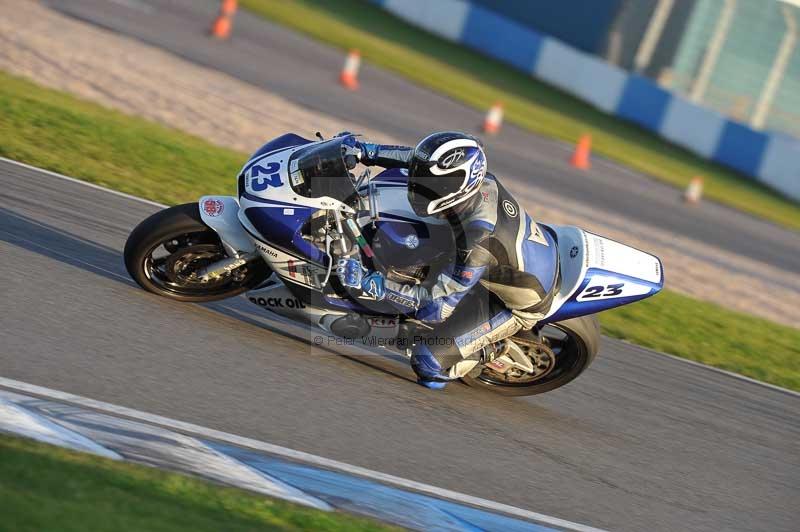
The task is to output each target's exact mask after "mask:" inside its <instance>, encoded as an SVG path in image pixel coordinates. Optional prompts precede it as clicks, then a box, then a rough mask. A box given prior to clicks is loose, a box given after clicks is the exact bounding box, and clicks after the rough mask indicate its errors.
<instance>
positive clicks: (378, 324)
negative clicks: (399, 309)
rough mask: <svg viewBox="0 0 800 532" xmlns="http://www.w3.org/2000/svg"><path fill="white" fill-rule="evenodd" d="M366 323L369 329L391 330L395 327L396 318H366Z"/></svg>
mask: <svg viewBox="0 0 800 532" xmlns="http://www.w3.org/2000/svg"><path fill="white" fill-rule="evenodd" d="M367 323H369V325H370V327H374V328H376V329H392V328H394V327H397V319H396V318H367Z"/></svg>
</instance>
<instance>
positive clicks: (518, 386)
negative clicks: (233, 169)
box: [124, 133, 664, 395]
mask: <svg viewBox="0 0 800 532" xmlns="http://www.w3.org/2000/svg"><path fill="white" fill-rule="evenodd" d="M317 137H318V138H317V140H309V139H305V138H303V137H300V136H298V135H296V134H292V133H289V134H286V135H283V136H281V137H278V138H276V139H273V140H271V141H270V142H268V143H266V144H265V145H264V146H262V147H261V148H260V149H259V150H258V151H256V152H255V153H254V154H253V155H252V157H250V159H249V160H248V161H247V163H246V164H245V165H244V167H243V168H242V170H241V171H240V172H239V175H238V195H237V197H231V196H203V197H202V198H200V200H199V202H197V203H187V204H184V205H177V206H174V207H170V208H167V209H164V210H162V211H160V212H157V213H155V214H153V215H152V216H150V217H149V218H147V219H145V220H144V221H143V222H141V223H140V224H139V225H138V226H137V227H136V228H135V229H134V230H133V231H132V232H131V234H130V236H129V237H128V240H127V242H126V245H125V252H124V258H125V266H126V268H127V270H128V272H129V273H130V275H131V277H133V279H134V280H135V281H136V282H137V283H138V284H139V285H140V286H141V287H142V288H144V289H145V290H148V291H150V292H153V293H155V294H158V295H161V296H165V297H168V298H170V299H173V300H177V301H187V302H204V301H213V300H219V299H224V298H229V297H233V296H236V295H239V294H242V293H245V292H246V296H247V298H248V299H249V301H250V302H252V303H254V304H255V305H258V306H259V307H262V308H263V309H265V310H266V311H269V312H272V313H274V314H278V315H280V316H283V317H285V318H289V319H291V320H294V321H302V322H305V323H306V324H310V325H311V326H313V327H315V328H317V329H319V330H320V331H321V332H324V333H325V334H328V335H331V336H332V337H336V338H341V339H345V340H348V339H349V340H351V341H357V340H358V341H363V342H364V343H365V344H366V345H377V346H380V347H382V348H387V349H393V350H395V351H398V352H400V353H401V354H403V355H405V356H407V357H410V353H411V347H412V346H413V345H414V342H415V341H417V340H418V339H419V338H420V336H419V332H420V331H421V330H423V329H424V328H425V325H424V324H422V323H420V322H418V321H416V320H414V319H413V317H410V316H403V315H398V311H397V310H396V309H395V308H394V307H393V306H392V305H391V303H390V302H388V301H378V300H375V299H374V298H370V297H369V296H367V295H364V294H353V293H351V291H349V289H347V288H345V287H344V286H342V284H341V283H340V282H339V279H338V277H337V275H336V264H337V263H338V261H339V260H340V259H342V258H358V259H360V260H361V261H362V264H365V265H367V266H369V267H370V269H372V270H377V271H380V272H382V273H383V274H384V275H385V276H386V278H387V279H390V280H394V281H398V282H402V283H415V284H422V285H423V286H424V285H425V283H431V282H433V281H434V280H435V278H436V272H438V271H441V269H442V267H443V266H444V265H446V264H447V262H448V261H450V260H452V257H453V256H454V249H455V248H454V235H453V234H452V229H451V227H450V225H449V224H448V223H447V222H446V221H444V220H438V219H436V218H420V217H418V216H416V215H415V214H414V211H413V209H412V208H411V206H410V205H409V203H408V199H407V189H406V180H407V172H406V171H405V170H400V169H388V170H384V171H382V172H380V173H379V174H377V175H375V176H371V175H370V171H369V169H367V170H365V171H364V172H363V173H361V174H360V175H359V176H358V177H356V176H355V174H354V173H352V172H353V170H355V169H356V166H357V165H358V160H357V157H356V156H354V155H352V154H350V153H348V147H347V144H346V143H345V137H334V138H331V139H327V140H325V139H323V138H322V135H320V134H319V133H317ZM538 230H539V231H547V232H549V233H550V235H551V236H552V237H553V240H554V241H555V242H556V245H557V248H558V253H556V254H555V255H554V256H555V259H554V260H557V261H558V265H557V267H556V268H555V271H557V272H559V273H558V275H559V278H558V279H557V283H556V286H555V288H554V290H555V294H554V297H553V300H552V305H551V307H550V310H549V312H548V314H547V315H546V316H545V317H544V319H542V320H541V321H540V322H539V323H537V325H536V326H535V327H534V328H533V329H531V330H525V331H520V332H519V333H517V334H515V335H514V336H512V337H511V338H506V339H502V340H500V341H498V342H495V343H494V344H491V345H489V346H487V347H484V348H483V350H482V353H481V356H480V363H479V364H478V365H476V366H475V368H474V369H472V371H471V372H470V373H469V374H468V375H466V376H465V377H463V378H462V381H463V382H465V383H466V384H468V385H470V386H476V387H482V388H486V389H490V390H492V391H494V392H497V393H501V394H505V395H534V394H539V393H543V392H547V391H550V390H553V389H556V388H558V387H560V386H563V385H564V384H566V383H568V382H570V381H571V380H573V379H574V378H575V377H577V376H578V375H580V374H581V373H582V372H583V371H584V370H585V369H586V368H587V367H588V366H589V364H590V363H591V362H592V360H593V359H594V357H595V356H596V354H597V351H598V348H599V344H600V333H599V326H598V323H597V319H596V317H595V314H597V313H598V312H600V311H603V310H607V309H610V308H613V307H618V306H621V305H626V304H628V303H632V302H635V301H639V300H641V299H644V298H646V297H649V296H652V295H654V294H656V293H657V292H659V291H660V290H661V288H662V287H663V283H664V277H663V269H662V265H661V261H660V260H659V259H658V258H657V257H655V256H653V255H650V254H648V253H645V252H642V251H639V250H637V249H634V248H631V247H628V246H626V245H624V244H621V243H619V242H616V241H613V240H610V239H608V238H604V237H602V236H599V235H595V234H592V233H590V232H588V231H584V230H582V229H579V228H577V227H572V226H557V225H547V224H542V223H540V224H538ZM541 267H542V268H544V269H545V270H547V271H551V272H552V271H553V270H554V268H553V267H554V265H553V264H550V265H541Z"/></svg>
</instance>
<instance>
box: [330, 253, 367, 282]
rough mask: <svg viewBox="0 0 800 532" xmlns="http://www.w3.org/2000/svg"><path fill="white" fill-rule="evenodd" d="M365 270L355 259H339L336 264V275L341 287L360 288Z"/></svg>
mask: <svg viewBox="0 0 800 532" xmlns="http://www.w3.org/2000/svg"><path fill="white" fill-rule="evenodd" d="M366 271H367V270H366V269H365V268H364V267H363V266H362V265H361V263H360V262H359V261H358V260H356V259H339V262H338V263H336V275H338V276H339V281H341V283H342V285H344V286H348V287H350V288H361V280H362V279H363V278H364V273H365V272H366Z"/></svg>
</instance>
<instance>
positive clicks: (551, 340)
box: [461, 316, 600, 395]
mask: <svg viewBox="0 0 800 532" xmlns="http://www.w3.org/2000/svg"><path fill="white" fill-rule="evenodd" d="M541 336H542V337H543V339H544V345H543V346H541V347H535V344H538V342H533V341H532V340H534V336H533V335H532V333H530V332H524V333H518V334H517V335H515V336H514V337H513V338H512V340H514V341H515V342H516V343H517V344H519V345H521V346H522V347H524V348H525V349H526V351H527V353H528V355H529V356H530V358H531V361H532V363H533V367H534V372H533V373H519V374H516V373H514V372H506V373H500V372H498V371H495V370H493V369H492V368H491V367H490V366H480V367H479V368H476V369H475V370H474V371H473V372H472V373H470V374H469V375H467V376H465V377H463V378H462V379H461V380H462V381H464V383H466V384H467V385H469V386H474V387H477V388H485V389H488V390H491V391H493V392H495V393H499V394H501V395H537V394H540V393H545V392H549V391H551V390H555V389H556V388H560V387H561V386H564V385H565V384H567V383H568V382H570V381H571V380H572V379H574V378H575V377H577V376H578V375H580V374H581V373H583V371H584V370H585V369H586V368H587V367H589V364H591V363H592V361H593V360H594V357H595V356H596V355H597V351H598V350H599V348H600V325H599V323H598V321H597V318H596V317H595V316H581V317H580V318H573V319H571V320H564V321H560V322H556V323H549V324H547V325H545V326H544V327H542V330H541ZM537 340H538V339H537ZM526 344H527V345H526ZM540 345H541V344H540Z"/></svg>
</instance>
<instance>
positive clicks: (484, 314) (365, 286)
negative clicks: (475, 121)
mask: <svg viewBox="0 0 800 532" xmlns="http://www.w3.org/2000/svg"><path fill="white" fill-rule="evenodd" d="M350 139H351V140H350V141H349V142H348V144H351V145H353V147H354V148H356V149H360V151H361V158H360V160H361V162H362V163H363V164H365V165H368V166H370V165H378V166H382V167H384V168H406V169H408V201H409V203H410V204H411V207H412V208H413V209H414V212H415V213H416V214H417V215H418V216H420V217H431V216H433V217H437V218H440V219H444V220H446V221H447V222H448V223H449V224H450V226H451V228H452V231H453V234H454V236H455V242H456V249H455V253H454V257H453V258H452V260H451V261H450V262H449V264H448V265H447V266H446V267H445V268H443V269H442V270H441V271H439V272H438V275H437V277H436V281H435V283H433V284H432V286H431V285H428V284H426V285H412V284H401V283H396V282H393V281H390V280H387V279H386V278H385V277H384V276H383V275H382V274H381V273H380V272H371V271H367V270H366V269H365V268H363V266H362V265H361V263H360V262H359V261H358V260H356V259H343V260H342V261H340V263H339V265H338V267H337V273H338V274H339V277H340V278H341V280H342V284H344V285H345V286H349V287H354V288H361V289H362V291H363V292H365V293H367V294H369V295H371V296H373V297H375V298H376V299H379V300H383V299H386V300H387V301H389V302H391V303H392V304H393V306H395V307H397V308H398V309H399V310H400V311H401V312H403V313H405V314H407V315H412V314H413V315H414V317H415V318H416V319H418V320H419V321H421V322H423V323H426V324H430V325H433V329H432V331H431V332H430V333H427V334H426V335H424V336H423V337H421V338H419V337H418V338H417V339H416V340H417V341H416V344H415V346H414V348H413V351H412V358H411V365H412V368H413V369H414V371H415V373H416V374H417V377H418V378H419V380H418V382H419V383H420V384H422V385H423V386H426V387H429V388H434V389H441V388H443V387H444V386H445V384H446V382H447V381H449V380H454V379H457V378H460V377H463V376H464V375H466V374H467V373H468V372H469V371H470V370H472V369H473V368H474V367H475V366H476V365H477V364H478V363H479V362H480V361H481V358H480V356H481V352H482V351H483V349H482V348H484V347H486V346H488V345H490V344H492V343H494V342H498V341H500V340H502V339H504V338H508V337H510V336H512V335H513V334H515V333H516V332H518V331H519V330H520V329H523V328H524V329H530V328H532V327H533V326H534V325H535V324H536V322H537V321H539V320H540V319H541V318H542V317H544V315H545V313H546V312H547V310H548V309H549V307H550V304H551V302H552V299H553V294H554V293H555V291H556V285H557V280H558V278H559V273H558V258H557V251H556V244H555V240H554V239H553V237H552V236H551V235H550V233H549V232H548V231H546V230H545V229H543V228H541V227H540V226H538V225H537V224H536V223H535V222H534V221H533V220H532V219H531V217H530V216H528V215H527V213H525V211H524V210H523V209H522V207H521V206H520V204H519V203H518V202H517V201H516V200H515V199H514V198H513V197H512V196H511V194H509V193H508V192H507V191H506V189H505V188H503V186H502V185H501V184H500V182H499V181H498V180H497V178H496V177H495V176H493V175H492V174H487V172H486V155H485V154H484V151H483V147H482V144H481V142H480V141H479V140H478V139H477V138H475V137H473V136H472V135H468V134H465V133H460V132H452V131H446V132H439V133H433V134H432V135H429V136H427V137H425V138H424V139H422V140H421V141H420V142H419V144H417V146H416V147H414V148H410V147H404V146H387V145H379V144H373V143H366V142H359V141H357V140H355V138H354V137H350ZM445 320H447V321H445Z"/></svg>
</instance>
